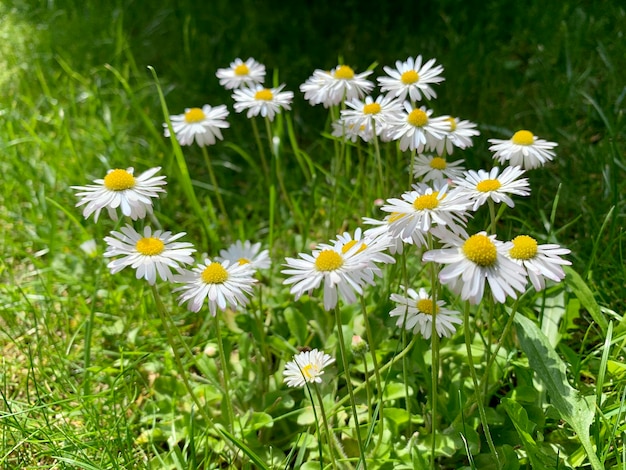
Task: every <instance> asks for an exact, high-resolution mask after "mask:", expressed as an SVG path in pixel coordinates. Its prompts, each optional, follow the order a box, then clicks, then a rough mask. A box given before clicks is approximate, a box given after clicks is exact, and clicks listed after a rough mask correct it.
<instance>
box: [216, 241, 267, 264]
mask: <svg viewBox="0 0 626 470" xmlns="http://www.w3.org/2000/svg"><path fill="white" fill-rule="evenodd" d="M216 260H217V261H230V263H231V264H235V263H239V264H249V265H250V267H252V268H253V269H255V270H256V269H267V268H269V267H270V264H271V261H270V256H269V251H268V250H263V251H261V243H260V242H259V243H254V244H252V243H250V240H246V241H244V242H242V241H241V240H237V241H236V242H235V243H233V244H232V245H231V246H229V247H228V248H227V249H225V250H221V251H220V255H219V256H218V257H217V258H216Z"/></svg>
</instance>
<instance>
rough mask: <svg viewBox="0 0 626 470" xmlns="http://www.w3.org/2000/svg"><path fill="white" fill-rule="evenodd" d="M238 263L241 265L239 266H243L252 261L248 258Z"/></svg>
mask: <svg viewBox="0 0 626 470" xmlns="http://www.w3.org/2000/svg"><path fill="white" fill-rule="evenodd" d="M237 262H238V263H239V266H243V265H244V264H250V260H249V259H246V258H239V259H238V260H237Z"/></svg>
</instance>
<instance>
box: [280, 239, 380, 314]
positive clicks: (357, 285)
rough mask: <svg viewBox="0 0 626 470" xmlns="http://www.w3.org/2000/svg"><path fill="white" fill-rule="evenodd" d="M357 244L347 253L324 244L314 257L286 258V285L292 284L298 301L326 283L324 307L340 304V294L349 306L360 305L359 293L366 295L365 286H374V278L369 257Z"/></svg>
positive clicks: (284, 270) (315, 251) (313, 254)
mask: <svg viewBox="0 0 626 470" xmlns="http://www.w3.org/2000/svg"><path fill="white" fill-rule="evenodd" d="M359 248H360V246H358V245H355V246H353V247H351V248H350V249H349V250H347V251H346V252H345V253H344V252H343V251H342V249H341V248H336V247H333V246H330V245H323V246H322V248H321V249H316V250H314V251H313V253H312V254H310V255H309V254H306V253H300V255H299V256H300V258H299V259H296V258H286V261H287V264H285V265H284V266H285V267H286V268H287V269H283V270H282V271H281V272H282V273H283V274H285V275H287V276H289V277H288V278H287V279H285V280H284V281H283V284H286V285H291V289H290V292H291V294H293V295H294V296H295V298H296V300H298V299H299V298H300V297H301V296H302V295H303V294H305V293H307V294H310V293H311V292H312V291H313V289H317V288H318V287H319V286H320V284H321V283H322V282H323V284H324V308H325V309H326V310H332V309H333V308H334V307H335V306H336V305H337V291H339V294H340V295H341V297H342V298H343V299H344V300H345V301H346V302H348V303H354V302H356V294H362V293H363V286H364V284H374V280H373V279H374V277H373V273H372V271H371V269H368V268H369V267H370V263H369V262H368V260H367V258H366V256H367V255H366V254H365V253H363V252H360V251H359Z"/></svg>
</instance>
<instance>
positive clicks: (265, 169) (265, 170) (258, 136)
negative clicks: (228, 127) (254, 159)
mask: <svg viewBox="0 0 626 470" xmlns="http://www.w3.org/2000/svg"><path fill="white" fill-rule="evenodd" d="M250 124H252V133H253V134H254V140H255V142H256V146H257V149H258V150H259V156H260V157H261V167H262V168H263V174H264V175H265V181H266V183H267V184H268V185H269V181H270V170H269V166H268V165H267V158H266V157H265V149H264V147H263V144H262V143H261V134H259V127H258V126H257V124H256V120H255V119H254V118H253V119H250Z"/></svg>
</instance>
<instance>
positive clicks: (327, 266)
mask: <svg viewBox="0 0 626 470" xmlns="http://www.w3.org/2000/svg"><path fill="white" fill-rule="evenodd" d="M341 266H343V258H341V255H340V254H339V253H337V252H336V251H335V250H323V251H322V252H321V253H320V254H319V255H318V256H317V259H316V260H315V268H316V269H317V270H318V271H336V270H337V269H339V268H340V267H341Z"/></svg>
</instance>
